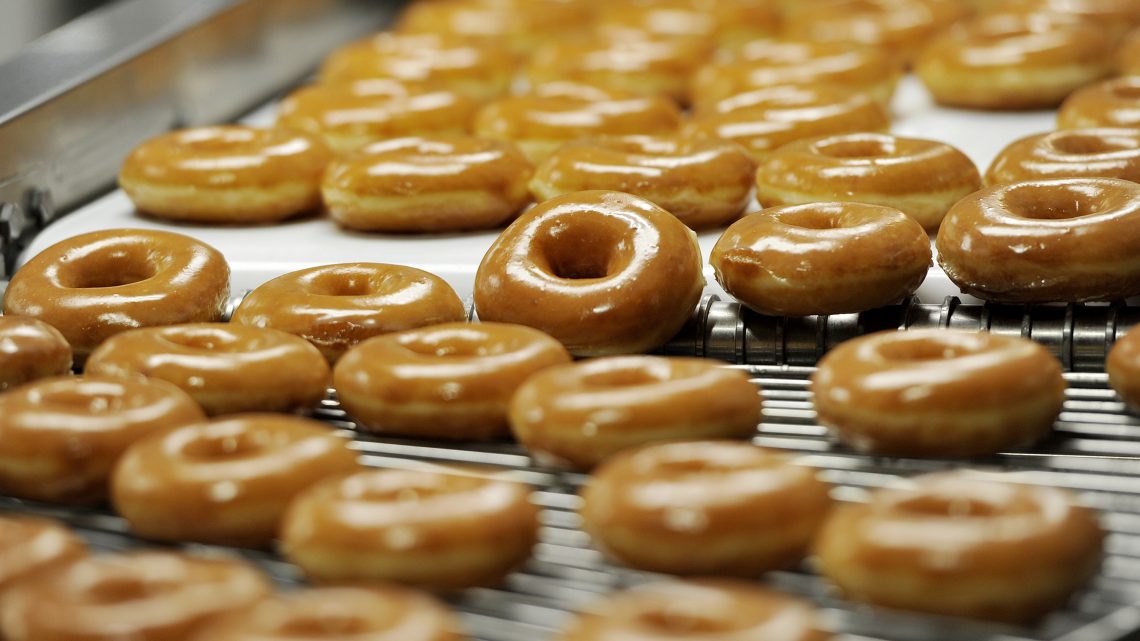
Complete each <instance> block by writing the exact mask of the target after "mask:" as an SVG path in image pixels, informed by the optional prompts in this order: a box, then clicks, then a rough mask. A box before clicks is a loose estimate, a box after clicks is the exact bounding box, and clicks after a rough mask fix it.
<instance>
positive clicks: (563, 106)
mask: <svg viewBox="0 0 1140 641" xmlns="http://www.w3.org/2000/svg"><path fill="white" fill-rule="evenodd" d="M680 125H681V112H680V111H679V110H678V108H677V105H676V104H675V103H673V102H672V101H671V100H668V99H666V98H663V97H660V96H651V97H637V96H634V95H632V94H619V93H617V92H613V91H605V90H602V89H597V88H593V87H587V86H584V85H575V84H569V83H554V84H549V85H544V86H541V87H538V88H536V89H535V90H534V92H532V93H530V94H527V95H522V96H512V97H510V98H502V99H500V100H497V101H495V102H492V103H491V104H489V105H487V106H486V107H484V108H483V109H482V110H480V111H479V113H478V114H477V115H476V117H475V134H476V135H478V136H481V137H483V138H494V139H496V140H508V141H511V142H514V143H515V144H516V145H518V147H519V149H521V150H522V152H523V153H524V154H526V157H527V158H530V160H531V162H533V163H535V164H538V163H540V162H542V160H543V159H545V158H546V157H547V156H549V155H550V154H551V153H552V152H553V151H554V150H555V149H557V148H558V147H560V146H562V145H563V144H564V143H567V142H570V141H573V140H579V139H581V138H592V137H596V136H631V135H653V134H671V133H674V132H675V131H676V130H677V128H678V127H679V126H680Z"/></svg>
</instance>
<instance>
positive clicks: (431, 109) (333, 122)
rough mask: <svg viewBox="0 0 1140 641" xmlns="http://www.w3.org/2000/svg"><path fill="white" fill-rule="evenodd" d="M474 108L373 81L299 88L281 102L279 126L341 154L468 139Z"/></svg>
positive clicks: (461, 100)
mask: <svg viewBox="0 0 1140 641" xmlns="http://www.w3.org/2000/svg"><path fill="white" fill-rule="evenodd" d="M477 108H478V103H477V102H475V100H473V99H472V98H470V97H468V96H466V95H464V94H462V93H458V92H456V91H453V90H451V89H444V88H441V87H435V86H432V85H424V84H420V83H410V82H402V81H399V80H395V79H392V78H375V79H370V80H357V81H355V82H345V83H333V84H323V85H311V86H308V87H302V88H301V89H298V90H297V91H294V92H293V93H291V94H289V95H288V96H286V97H285V99H284V100H282V101H281V107H280V108H279V109H278V113H277V126H279V127H286V128H289V129H296V130H298V131H306V132H309V133H311V134H315V135H318V136H320V137H322V138H323V139H324V141H325V143H327V144H328V146H329V147H330V148H331V149H333V150H334V151H336V152H338V153H341V154H343V153H346V152H349V151H355V150H357V149H360V148H361V147H363V146H365V145H367V144H368V143H372V142H376V141H379V140H385V139H388V138H400V137H404V136H418V135H442V134H455V135H459V134H464V133H467V131H468V130H469V129H470V128H471V119H472V118H474V116H475V110H476V109H477ZM318 182H319V180H318Z"/></svg>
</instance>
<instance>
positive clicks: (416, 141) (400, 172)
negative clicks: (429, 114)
mask: <svg viewBox="0 0 1140 641" xmlns="http://www.w3.org/2000/svg"><path fill="white" fill-rule="evenodd" d="M533 173H534V167H532V166H531V164H530V161H529V160H527V158H526V156H524V155H523V154H522V152H520V151H519V150H518V149H517V148H515V146H514V145H512V144H510V143H508V142H503V141H501V140H487V139H483V138H472V137H469V136H429V137H421V138H396V139H393V140H385V141H382V142H376V143H372V144H371V145H368V146H366V147H364V148H363V149H361V150H360V152H359V153H357V154H353V155H350V156H346V157H342V158H338V159H337V160H334V161H333V162H332V163H331V164H329V169H328V172H327V173H326V174H325V178H324V182H323V183H322V185H321V194H322V195H323V196H324V200H325V207H326V208H327V209H328V212H329V216H330V217H332V219H333V220H335V221H336V222H337V223H338V224H340V225H341V226H343V227H347V228H349V229H357V230H362V231H386V232H449V231H462V230H468V229H487V228H491V227H498V226H499V225H502V224H504V223H506V222H507V221H510V220H511V219H513V218H514V217H515V216H516V215H517V214H518V212H519V211H520V210H522V208H523V207H525V206H526V205H527V204H529V203H530V193H529V191H528V189H527V183H528V181H529V180H530V177H531V175H532V174H533Z"/></svg>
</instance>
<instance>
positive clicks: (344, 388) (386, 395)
mask: <svg viewBox="0 0 1140 641" xmlns="http://www.w3.org/2000/svg"><path fill="white" fill-rule="evenodd" d="M568 362H570V354H569V353H567V352H566V349H565V348H564V347H562V344H561V343H559V342H558V341H556V340H554V339H553V338H551V337H550V336H547V335H546V334H543V333H542V332H540V331H538V330H536V329H531V328H530V327H524V326H522V325H506V324H501V323H488V322H482V323H446V324H442V325H432V326H430V327H422V328H420V329H412V330H408V331H404V332H397V333H394V334H388V335H386V336H381V337H379V338H374V339H372V340H369V341H366V342H364V343H361V344H360V345H357V346H356V347H354V348H352V349H351V350H349V351H348V353H346V354H345V355H344V358H342V359H341V360H340V362H339V363H337V366H336V369H335V371H334V372H333V387H334V388H336V391H337V398H338V399H339V400H340V404H341V407H343V408H344V409H345V411H346V412H348V415H349V416H351V417H352V418H353V419H355V420H356V421H357V422H358V423H359V424H360V427H361V428H363V429H366V430H368V431H372V432H379V433H381V434H398V435H405V436H415V437H421V438H444V439H470V440H480V439H490V438H498V437H504V436H508V435H509V434H510V430H509V428H508V425H507V405H508V404H509V403H510V400H511V396H513V395H514V393H515V390H516V389H518V387H519V386H520V385H522V383H523V381H525V380H527V379H528V378H529V377H531V376H532V375H534V373H535V372H538V371H540V370H543V369H546V368H547V367H551V366H553V365H561V364H563V363H568Z"/></svg>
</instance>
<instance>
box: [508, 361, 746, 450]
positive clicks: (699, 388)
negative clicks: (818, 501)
mask: <svg viewBox="0 0 1140 641" xmlns="http://www.w3.org/2000/svg"><path fill="white" fill-rule="evenodd" d="M510 420H511V431H512V432H514V435H515V438H517V439H518V440H519V442H520V443H522V444H523V445H525V446H526V448H527V449H528V450H529V451H530V452H531V453H532V454H535V455H536V456H539V457H543V458H549V459H553V460H555V461H557V462H559V463H568V464H569V465H571V466H574V467H577V468H588V467H592V466H594V465H597V464H598V463H600V462H602V461H603V460H605V459H607V458H609V457H610V456H612V455H614V454H616V453H617V452H619V451H621V450H624V449H626V448H629V447H632V446H635V445H643V444H647V443H653V442H658V441H677V440H692V439H712V438H733V437H736V438H743V437H747V436H750V435H751V434H752V433H754V432H755V431H756V424H757V423H758V422H759V420H760V395H759V390H758V389H757V388H756V386H755V385H753V384H752V383H751V382H750V381H749V380H748V376H747V374H746V373H745V372H743V371H740V370H734V369H729V368H727V367H724V366H723V365H719V364H717V363H716V362H713V361H708V360H705V359H699V358H681V357H673V358H667V357H661V356H622V357H612V358H598V359H591V360H585V361H581V362H578V363H573V364H570V365H562V366H559V367H552V368H550V369H548V370H546V371H544V372H539V373H538V374H535V375H534V376H532V377H531V378H530V379H529V380H527V381H526V382H525V383H523V385H522V387H520V388H519V391H518V392H516V393H515V396H514V398H513V399H512V400H511V409H510Z"/></svg>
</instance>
